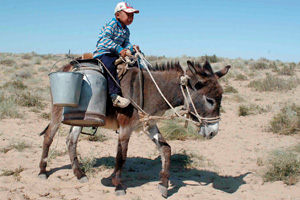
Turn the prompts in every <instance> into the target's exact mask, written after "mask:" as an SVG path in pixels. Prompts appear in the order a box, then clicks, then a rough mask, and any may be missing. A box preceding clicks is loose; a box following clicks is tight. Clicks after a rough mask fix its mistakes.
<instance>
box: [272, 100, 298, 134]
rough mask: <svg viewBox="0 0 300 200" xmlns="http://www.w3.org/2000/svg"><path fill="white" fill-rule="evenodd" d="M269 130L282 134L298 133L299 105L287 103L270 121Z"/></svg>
mask: <svg viewBox="0 0 300 200" xmlns="http://www.w3.org/2000/svg"><path fill="white" fill-rule="evenodd" d="M269 131H271V132H273V133H278V134H282V135H293V134H297V133H300V107H299V106H296V105H295V104H293V105H287V106H285V107H283V108H282V109H281V110H280V112H279V113H278V114H276V115H275V116H274V117H273V119H272V120H271V122H270V127H269Z"/></svg>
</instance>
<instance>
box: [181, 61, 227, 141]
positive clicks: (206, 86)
mask: <svg viewBox="0 0 300 200" xmlns="http://www.w3.org/2000/svg"><path fill="white" fill-rule="evenodd" d="M187 64H188V70H187V72H186V74H187V75H188V76H189V77H190V79H189V82H188V86H187V87H188V88H189V91H190V95H191V98H192V101H191V100H190V98H188V101H189V102H188V103H186V106H187V105H188V106H189V109H190V111H191V112H190V114H191V116H192V119H193V120H195V121H199V116H200V120H201V122H202V123H201V126H200V131H199V134H200V135H202V136H203V137H206V138H209V139H211V138H213V137H214V136H215V135H216V134H217V133H218V130H219V121H218V120H217V121H210V120H206V119H209V118H218V117H219V116H220V107H221V100H222V94H223V89H222V87H221V86H220V84H219V83H218V79H219V78H221V77H222V76H224V75H225V74H226V73H227V72H228V70H229V68H230V66H229V65H228V66H226V67H224V68H223V69H221V70H220V71H218V72H215V73H214V72H213V69H212V68H211V66H210V64H209V62H208V61H206V62H205V64H204V65H203V66H201V65H200V64H199V63H197V64H195V63H193V62H191V61H187ZM193 104H194V106H193ZM194 107H195V108H196V110H194ZM197 115H198V117H197ZM201 118H203V119H201ZM205 118H206V119H205Z"/></svg>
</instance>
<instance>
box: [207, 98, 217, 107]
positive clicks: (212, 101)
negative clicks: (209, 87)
mask: <svg viewBox="0 0 300 200" xmlns="http://www.w3.org/2000/svg"><path fill="white" fill-rule="evenodd" d="M206 102H207V103H209V104H210V105H211V106H214V103H215V101H214V100H213V99H210V98H207V97H206Z"/></svg>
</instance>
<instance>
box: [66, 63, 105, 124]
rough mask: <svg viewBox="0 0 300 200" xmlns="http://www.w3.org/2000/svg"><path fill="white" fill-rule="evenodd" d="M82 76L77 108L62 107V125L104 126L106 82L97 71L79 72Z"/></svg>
mask: <svg viewBox="0 0 300 200" xmlns="http://www.w3.org/2000/svg"><path fill="white" fill-rule="evenodd" d="M78 72H79V73H82V74H84V77H83V82H82V87H81V94H80V101H79V106H78V107H64V112H63V121H62V123H64V124H68V125H73V126H92V127H96V126H104V125H105V116H106V100H107V80H106V78H105V77H104V76H103V74H101V73H100V72H99V71H96V70H91V69H87V70H80V71H78Z"/></svg>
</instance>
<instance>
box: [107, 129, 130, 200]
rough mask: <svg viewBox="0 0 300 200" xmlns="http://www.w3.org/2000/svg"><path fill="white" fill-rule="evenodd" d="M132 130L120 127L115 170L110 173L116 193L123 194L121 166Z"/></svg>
mask: <svg viewBox="0 0 300 200" xmlns="http://www.w3.org/2000/svg"><path fill="white" fill-rule="evenodd" d="M131 133H132V131H131V130H129V129H128V128H123V127H120V133H119V137H118V149H117V157H116V165H115V170H114V172H113V173H112V176H111V177H112V183H113V184H114V186H116V190H115V192H116V195H117V196H120V195H125V193H126V192H125V188H124V186H123V185H122V179H121V175H122V168H123V166H124V163H125V161H126V158H127V150H128V143H129V138H130V136H131Z"/></svg>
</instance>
